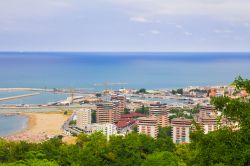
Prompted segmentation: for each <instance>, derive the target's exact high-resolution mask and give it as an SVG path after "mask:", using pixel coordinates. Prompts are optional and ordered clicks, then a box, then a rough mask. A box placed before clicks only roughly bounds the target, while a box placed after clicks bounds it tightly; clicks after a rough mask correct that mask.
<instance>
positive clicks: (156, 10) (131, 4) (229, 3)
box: [110, 0, 250, 21]
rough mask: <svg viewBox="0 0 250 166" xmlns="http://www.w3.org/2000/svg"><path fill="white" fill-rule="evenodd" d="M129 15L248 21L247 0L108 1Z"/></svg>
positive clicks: (249, 16) (248, 6)
mask: <svg viewBox="0 0 250 166" xmlns="http://www.w3.org/2000/svg"><path fill="white" fill-rule="evenodd" d="M110 1H112V2H113V3H115V4H118V5H120V6H122V8H125V9H126V11H128V13H129V14H131V13H133V14H134V15H135V14H138V15H141V16H147V17H156V16H189V15H193V16H208V17H213V18H214V19H224V20H230V21H246V20H250V10H249V9H250V1H249V0H188V1H187V0H126V1H124V0H110Z"/></svg>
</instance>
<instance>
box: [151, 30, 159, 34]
mask: <svg viewBox="0 0 250 166" xmlns="http://www.w3.org/2000/svg"><path fill="white" fill-rule="evenodd" d="M150 32H151V33H152V34H153V35H158V34H160V33H161V32H160V31H159V30H151V31H150Z"/></svg>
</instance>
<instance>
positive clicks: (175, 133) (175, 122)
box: [171, 118, 192, 143]
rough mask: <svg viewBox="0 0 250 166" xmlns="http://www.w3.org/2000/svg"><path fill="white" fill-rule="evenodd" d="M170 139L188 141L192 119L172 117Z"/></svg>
mask: <svg viewBox="0 0 250 166" xmlns="http://www.w3.org/2000/svg"><path fill="white" fill-rule="evenodd" d="M171 125H172V139H173V142H174V143H189V142H190V138H189V134H190V130H191V125H192V121H191V120H190V119H185V118H174V119H172V123H171Z"/></svg>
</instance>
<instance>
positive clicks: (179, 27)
mask: <svg viewBox="0 0 250 166" xmlns="http://www.w3.org/2000/svg"><path fill="white" fill-rule="evenodd" d="M175 27H176V28H178V29H182V28H183V26H182V25H178V24H176V25H175Z"/></svg>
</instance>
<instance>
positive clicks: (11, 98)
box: [0, 93, 40, 101]
mask: <svg viewBox="0 0 250 166" xmlns="http://www.w3.org/2000/svg"><path fill="white" fill-rule="evenodd" d="M36 95H40V93H29V94H24V95H18V96H11V97H5V98H0V101H5V100H15V99H20V98H25V97H30V96H36Z"/></svg>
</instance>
